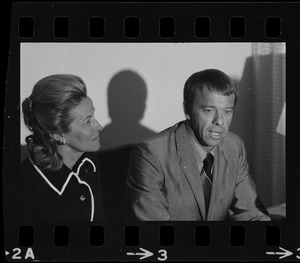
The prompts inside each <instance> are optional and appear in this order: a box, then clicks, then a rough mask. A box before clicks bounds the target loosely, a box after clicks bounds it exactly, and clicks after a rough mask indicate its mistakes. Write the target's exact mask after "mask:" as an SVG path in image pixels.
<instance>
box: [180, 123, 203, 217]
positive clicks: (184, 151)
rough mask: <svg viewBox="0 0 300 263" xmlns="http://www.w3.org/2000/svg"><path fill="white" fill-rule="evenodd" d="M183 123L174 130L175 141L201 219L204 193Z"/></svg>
mask: <svg viewBox="0 0 300 263" xmlns="http://www.w3.org/2000/svg"><path fill="white" fill-rule="evenodd" d="M186 133H187V130H186V127H185V123H182V124H181V125H180V127H179V128H178V130H177V131H176V143H177V151H178V158H179V161H180V166H181V169H182V171H183V174H184V175H185V177H186V179H187V181H188V182H189V185H190V187H191V190H192V192H193V194H194V197H195V199H196V202H197V205H198V208H199V211H200V215H201V217H202V220H205V218H206V211H205V202H204V193H203V188H202V184H201V179H200V172H199V169H198V164H197V161H196V158H195V155H193V151H192V150H191V146H190V143H189V141H188V139H187V135H186Z"/></svg>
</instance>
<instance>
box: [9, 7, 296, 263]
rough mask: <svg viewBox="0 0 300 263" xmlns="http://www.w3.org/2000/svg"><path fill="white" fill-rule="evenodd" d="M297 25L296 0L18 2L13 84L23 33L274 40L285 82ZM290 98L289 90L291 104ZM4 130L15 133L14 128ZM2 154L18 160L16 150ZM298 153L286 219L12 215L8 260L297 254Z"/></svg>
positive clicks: (290, 82)
mask: <svg viewBox="0 0 300 263" xmlns="http://www.w3.org/2000/svg"><path fill="white" fill-rule="evenodd" d="M299 25H300V16H299V5H297V4H295V3H262V4H259V3H244V4H243V3H188V4H186V3H173V4H171V3H157V4H156V3H140V4H138V3H136V4H130V3H72V4H70V3H15V4H13V8H12V18H11V34H10V40H11V44H10V50H13V51H15V52H13V53H12V55H11V57H10V63H11V70H10V74H9V78H8V79H9V80H8V86H9V87H11V86H12V83H14V84H17V85H15V86H16V87H17V86H18V83H19V71H18V70H19V69H18V66H19V59H20V53H19V45H20V43H21V42H39V41H41V42H185V41H187V42H243V41H245V42H246V41H247V42H252V41H253V42H256V41H257V42H272V41H275V42H276V41H278V42H286V43H287V54H288V60H287V86H293V87H297V86H300V83H299V78H298V77H297V75H299V74H298V73H295V72H294V71H293V70H291V69H293V68H294V69H299V68H300V65H299V61H300V59H299V46H300V36H299V34H300V33H299V32H300V30H299ZM12 65H14V67H12ZM12 74H15V75H12ZM292 97H293V93H287V111H288V108H289V105H290V104H291V103H290V101H291V99H292ZM7 103H8V104H7V105H8V107H7V109H6V110H7V111H6V113H7V115H10V114H11V113H12V114H11V116H14V113H13V112H14V111H15V109H18V106H19V102H18V101H16V100H15V96H14V94H12V93H9V94H8V96H7ZM287 123H289V116H287ZM15 126H16V127H15ZM17 126H18V124H17V125H16V123H15V122H14V123H8V124H7V127H8V128H9V129H17V128H18V127H17ZM287 133H288V134H291V129H290V128H289V125H287ZM7 139H8V140H10V139H11V141H12V142H14V141H16V138H12V137H11V138H10V135H8V136H7ZM16 143H17V144H16V145H18V143H19V142H18V141H16ZM11 150H12V151H13V150H14V148H13V147H11ZM288 151H289V150H288ZM11 153H12V154H11V155H10V152H7V156H13V155H14V154H15V153H14V152H11ZM287 154H288V153H287ZM5 160H6V159H5ZM6 161H7V162H6ZM6 161H5V162H6V163H7V165H8V166H11V167H13V165H14V161H13V158H9V159H7V160H6ZM297 161H298V160H297V159H296V155H294V156H292V155H291V156H290V159H289V160H287V165H290V166H289V167H290V168H288V169H290V173H287V203H288V206H287V219H286V220H284V221H282V222H269V223H267V222H256V223H247V224H246V223H236V224H232V223H230V224H229V223H227V222H217V223H212V222H202V223H199V224H197V223H195V222H188V223H186V222H180V223H169V224H166V223H162V222H149V223H148V222H147V223H145V224H144V223H143V222H141V223H137V224H136V225H133V224H132V223H130V224H125V223H121V222H118V223H112V222H110V223H105V224H103V225H98V226H96V225H95V226H91V225H89V224H84V225H79V226H76V225H72V226H68V224H60V225H57V226H53V225H51V224H37V225H34V226H31V225H30V224H28V225H26V224H25V225H24V224H23V223H20V222H16V221H17V219H16V220H14V221H12V222H5V224H4V226H5V228H4V234H5V250H6V253H8V254H6V259H9V260H18V261H19V260H20V259H26V260H30V259H42V260H43V259H44V260H53V259H55V260H74V259H76V260H99V261H101V260H140V259H141V258H143V257H144V254H145V255H148V257H145V258H143V260H144V259H145V260H147V259H149V260H159V261H164V260H185V261H189V260H210V259H214V260H218V259H219V260H235V259H236V260H241V259H245V260H262V259H266V260H278V259H282V258H284V259H290V260H295V259H296V260H299V259H300V253H299V251H300V238H299V237H300V229H299V220H300V218H299V213H297V212H298V208H297V207H298V206H297V200H296V199H298V198H295V197H298V192H299V191H298V188H297V184H296V182H297V180H296V178H297V177H296V176H295V174H296V173H297V171H298V170H297V169H298V167H297V166H296V164H297ZM4 173H5V171H4ZM6 180H9V179H6ZM298 182H299V180H298ZM4 183H5V182H4ZM4 200H6V198H4ZM147 251H148V252H147ZM149 253H151V254H152V255H151V256H149V255H150V254H149ZM33 257H34V258H33Z"/></svg>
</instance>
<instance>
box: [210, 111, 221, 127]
mask: <svg viewBox="0 0 300 263" xmlns="http://www.w3.org/2000/svg"><path fill="white" fill-rule="evenodd" d="M213 124H215V125H218V126H222V125H223V124H224V118H223V114H222V112H220V111H216V114H215V116H214V120H213Z"/></svg>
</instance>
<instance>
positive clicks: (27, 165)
mask: <svg viewBox="0 0 300 263" xmlns="http://www.w3.org/2000/svg"><path fill="white" fill-rule="evenodd" d="M28 170H34V167H33V165H32V163H31V162H30V160H29V157H27V158H25V159H24V160H23V161H22V162H21V170H20V171H21V172H26V171H28Z"/></svg>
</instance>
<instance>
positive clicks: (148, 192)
mask: <svg viewBox="0 0 300 263" xmlns="http://www.w3.org/2000/svg"><path fill="white" fill-rule="evenodd" d="M285 53H286V52H285V43H171V44H170V43H101V44H94V43H22V44H21V65H20V66H21V83H20V84H21V89H20V105H22V107H20V145H21V153H20V154H21V157H20V161H21V171H20V174H19V179H18V181H19V182H21V183H20V184H19V187H20V188H18V196H19V197H20V205H18V207H19V208H20V209H21V212H20V215H21V216H22V217H20V219H21V220H24V221H25V222H27V221H28V220H29V222H30V221H37V222H38V221H51V220H54V221H55V220H67V221H76V220H77V221H78V220H79V221H90V222H93V221H102V220H109V221H111V220H112V221H119V220H125V221H130V220H134V221H135V220H138V221H139V220H140V221H169V220H170V221H224V220H233V221H268V220H282V219H284V218H285V216H286V214H285V203H286V199H285V194H286V187H285V90H286V88H285ZM207 154H209V155H207ZM208 156H209V157H208ZM206 157H208V158H207V159H206ZM210 158H212V160H211V159H210Z"/></svg>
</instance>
